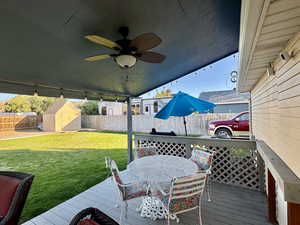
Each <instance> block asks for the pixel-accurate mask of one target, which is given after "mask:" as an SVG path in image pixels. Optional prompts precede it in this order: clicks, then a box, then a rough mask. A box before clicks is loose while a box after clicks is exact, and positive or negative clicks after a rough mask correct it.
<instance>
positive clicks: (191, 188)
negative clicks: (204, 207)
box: [158, 172, 207, 225]
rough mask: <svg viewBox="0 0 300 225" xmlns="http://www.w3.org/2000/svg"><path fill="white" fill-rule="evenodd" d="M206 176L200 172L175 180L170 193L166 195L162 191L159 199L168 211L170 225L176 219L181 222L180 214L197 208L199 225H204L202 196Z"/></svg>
mask: <svg viewBox="0 0 300 225" xmlns="http://www.w3.org/2000/svg"><path fill="white" fill-rule="evenodd" d="M206 176H207V174H206V173H205V172H199V173H197V174H195V175H191V176H186V177H180V178H173V180H172V183H171V188H170V191H169V192H168V193H166V192H164V191H163V190H161V192H160V194H158V198H159V199H160V200H161V202H162V203H163V206H164V207H165V209H166V210H167V214H168V225H170V219H176V221H177V222H179V218H178V217H177V215H178V214H181V213H185V212H188V211H191V210H194V209H197V208H198V209H199V224H200V225H202V218H201V196H202V193H203V190H204V187H205V182H206Z"/></svg>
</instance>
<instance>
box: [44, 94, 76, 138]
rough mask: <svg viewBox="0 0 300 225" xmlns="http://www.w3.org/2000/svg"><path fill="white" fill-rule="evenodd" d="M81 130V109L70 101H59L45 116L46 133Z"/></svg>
mask: <svg viewBox="0 0 300 225" xmlns="http://www.w3.org/2000/svg"><path fill="white" fill-rule="evenodd" d="M80 128H81V112H80V109H78V108H77V107H76V106H74V104H73V103H72V102H70V101H67V100H64V99H59V100H57V101H55V102H54V103H53V104H52V105H51V106H50V107H49V108H48V109H47V111H46V112H45V113H44V114H43V130H44V131H55V132H59V131H76V130H79V129H80Z"/></svg>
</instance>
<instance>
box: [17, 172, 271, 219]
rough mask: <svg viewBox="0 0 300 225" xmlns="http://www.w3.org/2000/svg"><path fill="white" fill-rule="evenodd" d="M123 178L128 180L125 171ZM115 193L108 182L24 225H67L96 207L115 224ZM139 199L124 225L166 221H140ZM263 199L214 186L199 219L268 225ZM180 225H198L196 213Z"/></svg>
mask: <svg viewBox="0 0 300 225" xmlns="http://www.w3.org/2000/svg"><path fill="white" fill-rule="evenodd" d="M122 175H123V176H125V177H126V179H127V180H130V176H128V174H126V171H124V172H122ZM117 197H118V195H117V192H116V188H115V186H114V185H113V184H112V182H111V179H107V180H105V181H104V182H102V183H99V184H97V185H95V186H93V187H92V188H90V189H88V190H86V191H84V192H82V193H81V194H79V195H77V196H75V197H73V198H71V199H69V200H68V201H66V202H63V203H61V204H60V205H58V206H56V207H54V208H52V209H50V210H49V211H47V212H45V213H43V214H41V215H39V216H37V217H35V218H33V219H31V220H30V221H27V222H26V223H24V224H23V225H68V224H69V222H70V221H71V219H72V218H73V216H74V215H75V214H77V213H78V212H79V211H80V210H82V209H84V208H87V207H96V208H99V209H100V210H101V211H103V212H105V213H106V214H107V215H109V216H111V217H112V218H114V219H115V220H117V221H118V219H119V216H120V208H115V203H116V200H117ZM140 202H141V199H134V200H130V201H129V202H128V203H129V209H128V218H127V219H124V222H123V224H126V225H141V224H147V225H163V224H166V221H165V220H156V221H152V220H150V219H148V218H142V217H141V216H140V215H139V213H138V212H136V210H135V209H136V207H137V205H138V204H139V203H140ZM266 206H267V205H266V199H265V196H264V195H263V194H262V193H260V192H257V191H252V190H247V189H242V188H239V187H234V186H230V185H225V184H219V183H214V184H213V190H212V202H208V201H207V198H206V195H204V198H203V204H202V218H203V225H270V223H269V222H268V221H267V209H266ZM179 218H180V223H176V222H175V221H172V224H178V225H192V224H195V225H196V224H198V220H197V218H198V213H197V210H195V211H194V212H189V213H186V214H183V215H181V216H180V217H179Z"/></svg>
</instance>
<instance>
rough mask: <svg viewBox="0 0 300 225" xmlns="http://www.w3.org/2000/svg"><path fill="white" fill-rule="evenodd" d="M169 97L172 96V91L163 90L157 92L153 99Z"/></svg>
mask: <svg viewBox="0 0 300 225" xmlns="http://www.w3.org/2000/svg"><path fill="white" fill-rule="evenodd" d="M171 96H172V90H171V89H169V88H167V89H164V90H162V91H160V92H158V93H157V94H156V95H155V98H163V97H171Z"/></svg>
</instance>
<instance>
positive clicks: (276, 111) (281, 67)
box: [251, 34, 300, 177]
mask: <svg viewBox="0 0 300 225" xmlns="http://www.w3.org/2000/svg"><path fill="white" fill-rule="evenodd" d="M286 49H287V50H288V52H289V53H290V54H291V53H292V52H293V54H294V56H293V57H292V58H291V59H290V60H289V61H288V62H284V61H282V60H279V61H277V62H276V64H274V67H275V71H276V73H275V75H274V76H270V77H269V76H268V75H267V74H265V75H264V76H263V77H262V78H261V79H260V80H259V82H258V83H257V84H256V85H255V87H254V88H253V89H252V91H251V98H252V127H253V134H254V136H255V137H256V139H259V140H263V141H264V142H265V143H266V144H268V145H269V146H270V147H271V148H272V149H273V151H274V152H275V153H277V154H278V155H279V157H280V158H281V159H282V160H283V161H284V162H285V163H286V164H287V165H289V167H290V168H291V170H292V171H293V172H294V173H295V174H296V175H297V176H298V177H300V163H299V158H300V151H299V146H300V135H299V134H300V35H299V34H298V35H297V36H296V37H295V38H294V39H293V40H292V41H290V42H289V44H288V47H287V48H286Z"/></svg>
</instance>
